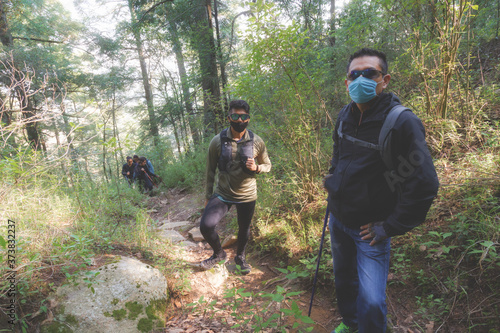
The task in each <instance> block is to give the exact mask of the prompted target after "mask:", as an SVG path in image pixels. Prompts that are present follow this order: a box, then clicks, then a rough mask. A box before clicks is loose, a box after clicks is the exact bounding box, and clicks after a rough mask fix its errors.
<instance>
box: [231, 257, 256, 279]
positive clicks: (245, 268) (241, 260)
mask: <svg viewBox="0 0 500 333" xmlns="http://www.w3.org/2000/svg"><path fill="white" fill-rule="evenodd" d="M234 263H235V264H236V265H238V266H240V269H239V271H240V272H241V274H244V275H247V274H248V273H250V271H251V270H252V267H251V266H250V265H249V264H248V263H247V261H246V260H245V256H236V257H234Z"/></svg>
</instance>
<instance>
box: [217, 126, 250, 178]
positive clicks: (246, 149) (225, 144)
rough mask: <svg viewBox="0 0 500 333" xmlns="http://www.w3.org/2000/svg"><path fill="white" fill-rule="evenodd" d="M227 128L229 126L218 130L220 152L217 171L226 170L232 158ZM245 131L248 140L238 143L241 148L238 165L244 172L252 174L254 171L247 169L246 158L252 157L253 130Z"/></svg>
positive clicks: (231, 146) (231, 147)
mask: <svg viewBox="0 0 500 333" xmlns="http://www.w3.org/2000/svg"><path fill="white" fill-rule="evenodd" d="M228 130H229V128H226V129H223V130H222V131H221V132H220V150H221V152H220V156H219V162H218V167H219V172H227V171H228V170H229V169H230V167H231V163H233V160H232V150H233V145H232V144H231V139H230V138H229V137H228V136H227V131H228ZM247 131H248V134H249V135H250V140H248V141H244V142H241V143H238V146H240V147H241V149H240V155H241V160H240V166H241V168H242V169H243V171H245V172H246V173H249V174H254V173H255V172H253V171H250V170H248V169H247V167H246V160H247V158H253V138H254V134H253V132H252V131H250V130H247Z"/></svg>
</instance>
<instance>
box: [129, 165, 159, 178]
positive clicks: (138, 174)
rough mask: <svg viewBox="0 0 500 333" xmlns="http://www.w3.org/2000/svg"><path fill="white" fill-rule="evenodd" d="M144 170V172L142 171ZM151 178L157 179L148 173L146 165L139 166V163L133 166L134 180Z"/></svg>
mask: <svg viewBox="0 0 500 333" xmlns="http://www.w3.org/2000/svg"><path fill="white" fill-rule="evenodd" d="M142 169H144V171H142ZM153 177H157V176H156V175H155V174H154V173H152V172H151V171H149V168H148V165H147V164H146V165H145V166H140V165H139V163H137V165H136V166H135V172H134V178H139V179H143V180H145V179H150V180H152V178H153Z"/></svg>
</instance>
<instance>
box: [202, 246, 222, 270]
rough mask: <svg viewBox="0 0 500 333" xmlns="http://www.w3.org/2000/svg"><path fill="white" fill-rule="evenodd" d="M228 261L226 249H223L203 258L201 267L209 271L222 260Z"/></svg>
mask: <svg viewBox="0 0 500 333" xmlns="http://www.w3.org/2000/svg"><path fill="white" fill-rule="evenodd" d="M226 261H227V254H226V252H225V251H222V252H220V253H218V254H215V253H214V254H213V255H212V256H211V257H210V258H208V259H206V260H203V261H202V262H201V264H200V266H201V268H203V269H204V270H206V271H208V270H209V269H211V268H212V267H214V266H215V265H217V264H218V263H220V262H222V263H223V264H224V263H226Z"/></svg>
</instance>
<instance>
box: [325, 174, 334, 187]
mask: <svg viewBox="0 0 500 333" xmlns="http://www.w3.org/2000/svg"><path fill="white" fill-rule="evenodd" d="M331 176H333V173H329V174H327V175H326V176H325V177H323V188H324V189H326V186H325V184H326V181H327V179H328V178H330V177H331Z"/></svg>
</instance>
